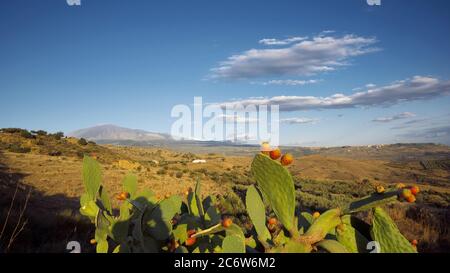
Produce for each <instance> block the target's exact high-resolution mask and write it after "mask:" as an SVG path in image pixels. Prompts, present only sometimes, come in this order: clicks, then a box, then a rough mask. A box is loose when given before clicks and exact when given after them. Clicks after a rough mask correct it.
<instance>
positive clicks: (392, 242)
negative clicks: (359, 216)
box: [372, 208, 417, 253]
mask: <svg viewBox="0 0 450 273" xmlns="http://www.w3.org/2000/svg"><path fill="white" fill-rule="evenodd" d="M372 237H373V239H374V240H375V241H377V242H378V243H379V244H380V247H381V249H380V252H381V253H417V251H416V250H415V249H414V247H413V246H412V245H411V243H410V242H409V241H408V240H407V239H406V238H405V237H404V236H403V235H402V234H401V233H400V231H399V230H398V228H397V226H396V225H395V223H394V221H392V219H391V218H390V217H389V215H388V214H387V213H386V212H385V211H384V210H383V209H382V208H375V209H374V210H373V224H372Z"/></svg>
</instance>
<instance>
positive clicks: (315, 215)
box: [312, 211, 320, 219]
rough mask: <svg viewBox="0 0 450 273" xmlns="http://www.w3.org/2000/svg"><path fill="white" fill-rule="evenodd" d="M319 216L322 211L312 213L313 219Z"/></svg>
mask: <svg viewBox="0 0 450 273" xmlns="http://www.w3.org/2000/svg"><path fill="white" fill-rule="evenodd" d="M319 216H320V212H318V211H316V212H314V213H313V215H312V217H313V219H317V218H319Z"/></svg>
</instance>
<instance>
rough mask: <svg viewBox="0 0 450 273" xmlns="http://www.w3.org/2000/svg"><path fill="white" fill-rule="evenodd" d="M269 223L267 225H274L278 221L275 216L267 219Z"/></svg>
mask: <svg viewBox="0 0 450 273" xmlns="http://www.w3.org/2000/svg"><path fill="white" fill-rule="evenodd" d="M267 222H268V223H269V225H271V226H274V225H276V224H277V223H278V221H277V218H274V217H272V218H269V221H267Z"/></svg>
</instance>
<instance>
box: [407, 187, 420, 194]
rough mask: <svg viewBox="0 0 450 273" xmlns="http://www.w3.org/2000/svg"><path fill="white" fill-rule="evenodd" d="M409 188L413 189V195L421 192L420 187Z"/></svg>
mask: <svg viewBox="0 0 450 273" xmlns="http://www.w3.org/2000/svg"><path fill="white" fill-rule="evenodd" d="M409 190H410V191H411V193H412V194H413V195H417V194H418V193H419V192H420V189H419V187H417V186H412V187H410V188H409Z"/></svg>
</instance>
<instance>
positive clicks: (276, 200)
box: [252, 154, 295, 231]
mask: <svg viewBox="0 0 450 273" xmlns="http://www.w3.org/2000/svg"><path fill="white" fill-rule="evenodd" d="M252 174H253V177H254V178H255V180H256V182H257V183H258V186H259V188H260V189H261V191H262V192H263V194H264V195H265V197H267V201H268V202H269V203H270V205H271V207H272V209H273V211H274V212H275V214H276V215H277V217H278V219H279V221H280V222H281V223H282V224H283V225H284V227H285V228H286V229H287V230H289V231H291V230H292V229H293V228H294V224H293V222H294V213H295V189H294V181H293V180H292V176H291V174H290V173H289V171H288V170H287V169H286V168H284V167H283V166H281V164H280V163H279V162H277V161H274V160H272V159H271V158H270V157H268V156H266V155H263V154H258V155H256V156H255V158H254V159H253V162H252Z"/></svg>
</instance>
